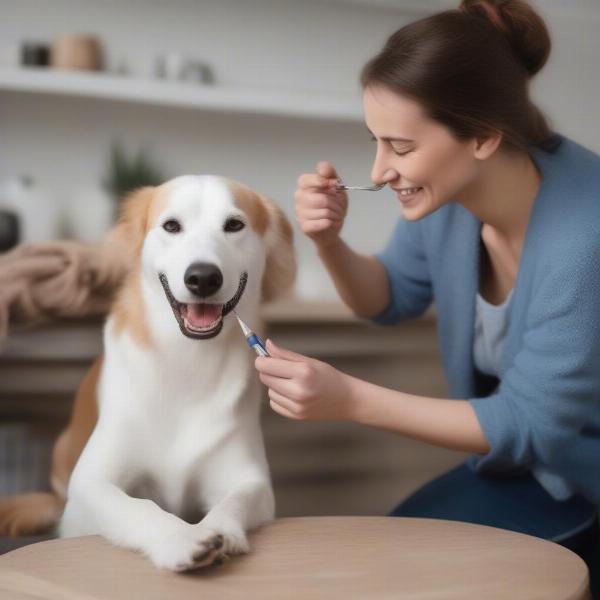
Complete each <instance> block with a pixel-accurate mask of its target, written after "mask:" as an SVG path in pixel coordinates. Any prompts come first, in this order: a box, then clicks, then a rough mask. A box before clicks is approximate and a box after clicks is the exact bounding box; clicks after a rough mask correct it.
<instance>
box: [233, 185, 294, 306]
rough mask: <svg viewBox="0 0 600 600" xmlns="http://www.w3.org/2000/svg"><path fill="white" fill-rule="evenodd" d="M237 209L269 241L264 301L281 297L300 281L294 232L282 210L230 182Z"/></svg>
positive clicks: (263, 285)
mask: <svg viewBox="0 0 600 600" xmlns="http://www.w3.org/2000/svg"><path fill="white" fill-rule="evenodd" d="M227 186H228V188H229V190H230V191H231V193H232V194H233V197H234V202H235V205H236V206H237V207H238V208H239V209H241V210H243V211H244V213H245V214H246V215H247V216H248V220H249V221H250V224H251V226H252V228H253V229H254V231H256V232H257V233H258V234H259V235H261V236H262V237H263V238H264V239H265V243H266V244H267V258H266V264H265V271H264V274H263V278H262V300H263V301H264V302H268V301H271V300H274V299H275V298H277V297H279V296H281V295H282V294H283V293H285V292H286V291H287V290H289V288H290V287H291V285H292V283H293V282H294V279H295V278H296V258H295V252H294V231H293V229H292V226H291V224H290V222H289V220H288V218H287V217H286V216H285V213H284V212H283V211H282V210H281V208H280V207H279V206H278V205H277V204H275V203H274V202H273V201H272V200H269V198H267V197H266V196H263V195H262V194H257V193H256V192H255V191H253V190H251V189H250V188H248V187H246V186H245V185H242V184H241V183H238V182H237V181H232V180H227Z"/></svg>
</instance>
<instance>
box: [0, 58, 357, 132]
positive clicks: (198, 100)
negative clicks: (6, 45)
mask: <svg viewBox="0 0 600 600" xmlns="http://www.w3.org/2000/svg"><path fill="white" fill-rule="evenodd" d="M1 91H14V92H26V93H32V94H53V95H59V96H76V97H84V98H96V99H103V100H111V101H118V102H134V103H141V104H150V105H154V106H172V107H176V108H187V109H196V110H207V111H215V112H236V113H249V114H267V115H276V116H282V117H300V118H309V119H327V120H335V121H354V122H362V108H361V103H360V94H359V91H358V90H357V92H356V95H355V96H354V97H352V95H351V94H346V95H345V96H341V95H333V94H317V93H314V92H308V91H307V92H282V91H268V90H257V89H242V88H240V89H236V88H227V87H220V86H218V85H202V84H200V83H192V82H184V83H180V82H169V81H161V80H153V79H142V78H134V77H125V76H123V77H120V76H115V75H107V74H104V73H86V72H72V71H58V70H51V69H42V68H22V69H20V68H0V92H1Z"/></svg>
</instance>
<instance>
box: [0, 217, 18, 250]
mask: <svg viewBox="0 0 600 600" xmlns="http://www.w3.org/2000/svg"><path fill="white" fill-rule="evenodd" d="M18 242H19V218H18V217H17V215H16V214H15V213H13V212H11V211H8V210H4V209H0V252H6V251H7V250H10V249H11V248H12V247H14V246H16V245H17V244H18Z"/></svg>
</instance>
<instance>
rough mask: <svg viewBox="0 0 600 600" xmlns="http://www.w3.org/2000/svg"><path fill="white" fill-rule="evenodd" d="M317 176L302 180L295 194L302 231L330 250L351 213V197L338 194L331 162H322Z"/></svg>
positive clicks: (318, 244)
mask: <svg viewBox="0 0 600 600" xmlns="http://www.w3.org/2000/svg"><path fill="white" fill-rule="evenodd" d="M316 170H317V172H316V173H306V174H304V175H301V176H300V177H299V178H298V189H297V190H296V193H295V194H294V200H295V207H296V219H297V221H298V225H299V226H300V229H302V231H303V232H304V233H305V234H306V235H307V236H308V237H309V238H310V239H311V240H312V241H313V242H315V244H317V246H321V247H324V246H327V245H329V244H330V243H332V242H335V241H336V240H337V239H338V238H339V235H340V231H341V229H342V225H343V224H344V219H345V218H346V213H347V211H348V195H347V194H346V192H343V191H338V190H337V184H338V175H337V173H336V172H335V169H334V168H333V166H332V165H331V164H330V163H328V162H325V161H323V162H320V163H319V164H318V165H317V169H316Z"/></svg>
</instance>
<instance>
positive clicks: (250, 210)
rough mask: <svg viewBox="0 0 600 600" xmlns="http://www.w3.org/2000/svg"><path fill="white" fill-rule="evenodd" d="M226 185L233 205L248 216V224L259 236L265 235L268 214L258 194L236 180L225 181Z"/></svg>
mask: <svg viewBox="0 0 600 600" xmlns="http://www.w3.org/2000/svg"><path fill="white" fill-rule="evenodd" d="M227 186H228V188H229V190H230V191H231V193H232V194H233V199H234V202H235V205H236V206H237V207H238V208H239V209H240V210H242V211H244V213H245V214H246V216H247V217H248V220H249V221H250V226H251V227H252V229H254V231H256V233H258V234H259V235H261V236H264V235H265V232H266V231H267V227H268V225H269V215H268V213H267V209H266V207H265V206H264V204H263V203H262V202H261V200H260V196H259V195H258V194H257V193H256V192H254V191H252V190H251V189H250V188H247V187H246V186H245V185H242V184H241V183H238V182H237V181H231V180H228V181H227Z"/></svg>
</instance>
